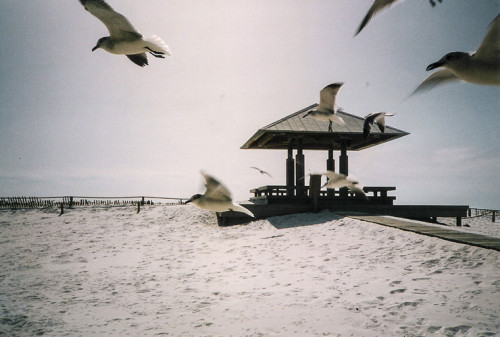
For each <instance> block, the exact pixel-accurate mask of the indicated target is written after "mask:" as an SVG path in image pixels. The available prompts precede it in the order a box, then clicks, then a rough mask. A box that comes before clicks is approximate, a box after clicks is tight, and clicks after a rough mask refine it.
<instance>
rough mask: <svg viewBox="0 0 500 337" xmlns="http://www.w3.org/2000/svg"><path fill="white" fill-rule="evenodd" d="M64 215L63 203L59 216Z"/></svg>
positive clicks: (62, 203)
mask: <svg viewBox="0 0 500 337" xmlns="http://www.w3.org/2000/svg"><path fill="white" fill-rule="evenodd" d="M63 214H64V202H61V213H59V216H61V215H63Z"/></svg>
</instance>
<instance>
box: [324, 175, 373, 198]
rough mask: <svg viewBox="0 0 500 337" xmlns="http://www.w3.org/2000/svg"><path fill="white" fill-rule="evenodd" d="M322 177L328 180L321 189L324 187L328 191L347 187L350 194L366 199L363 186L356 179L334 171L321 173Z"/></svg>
mask: <svg viewBox="0 0 500 337" xmlns="http://www.w3.org/2000/svg"><path fill="white" fill-rule="evenodd" d="M322 175H324V176H326V177H327V178H328V181H327V182H326V184H324V185H323V187H325V186H326V188H330V189H335V188H341V187H347V188H348V189H349V190H350V191H351V192H354V194H355V195H356V196H357V197H361V198H363V199H368V198H367V197H366V194H365V191H363V186H362V185H361V184H360V183H359V181H358V179H356V178H354V177H353V176H346V175H345V174H342V173H335V172H334V171H327V172H325V173H322Z"/></svg>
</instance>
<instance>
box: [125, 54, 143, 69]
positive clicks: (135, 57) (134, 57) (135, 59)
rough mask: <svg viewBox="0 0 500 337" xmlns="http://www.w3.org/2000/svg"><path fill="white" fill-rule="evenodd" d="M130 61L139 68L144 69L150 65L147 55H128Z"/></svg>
mask: <svg viewBox="0 0 500 337" xmlns="http://www.w3.org/2000/svg"><path fill="white" fill-rule="evenodd" d="M127 57H128V59H129V60H130V61H132V62H134V63H135V64H137V65H138V66H141V67H144V66H147V65H148V57H147V56H146V54H145V53H141V54H131V55H127Z"/></svg>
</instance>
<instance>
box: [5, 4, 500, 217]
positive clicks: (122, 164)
mask: <svg viewBox="0 0 500 337" xmlns="http://www.w3.org/2000/svg"><path fill="white" fill-rule="evenodd" d="M108 3H109V4H110V5H111V6H112V7H113V8H114V9H115V10H116V11H118V12H120V13H122V14H124V15H125V16H127V17H128V18H129V20H130V21H131V22H132V24H133V25H134V26H135V27H136V28H137V29H138V30H139V31H140V32H141V33H143V35H145V36H150V35H153V34H156V35H159V36H160V37H162V38H163V39H164V40H165V41H166V42H167V44H168V45H169V47H170V49H171V50H172V53H173V56H171V57H167V59H165V60H162V59H156V58H154V57H149V62H150V65H149V66H148V67H144V68H141V67H138V66H136V65H135V64H133V63H132V62H130V61H129V60H128V59H127V58H126V57H125V56H116V55H112V54H109V53H107V52H105V51H104V50H101V49H100V50H97V51H95V52H93V53H92V52H91V49H92V47H94V45H95V43H96V41H97V40H98V39H99V38H100V37H102V36H107V35H108V32H107V30H106V28H105V26H104V25H103V24H102V23H101V22H99V21H98V20H97V19H96V18H94V17H93V16H91V15H90V14H89V13H88V12H86V11H85V9H84V8H83V6H82V5H81V4H80V2H79V1H77V0H72V1H70V0H50V1H43V5H42V3H41V2H40V1H39V0H23V1H19V0H0V29H1V31H2V34H1V36H0V44H1V46H2V48H0V76H1V82H0V102H1V109H0V196H18V195H37V196H55V195H88V196H127V195H153V196H166V197H188V196H190V195H192V194H194V193H198V192H202V191H203V186H202V177H201V175H200V174H199V171H200V169H204V170H206V171H207V172H208V173H211V174H213V175H214V176H215V177H217V178H219V179H220V180H222V181H223V182H224V183H225V184H226V185H227V186H228V187H229V189H230V190H232V192H233V194H235V197H236V199H238V200H244V199H247V198H249V197H250V196H251V195H250V193H249V190H250V189H251V188H254V187H257V186H261V185H266V184H284V183H285V158H286V152H285V151H264V150H262V151H258V150H241V149H240V146H241V145H243V144H244V143H245V141H246V140H247V139H248V138H250V137H251V136H252V135H253V134H254V132H255V131H257V129H258V128H260V127H263V126H265V125H267V124H269V123H272V122H274V121H276V120H278V119H280V118H282V117H284V116H286V115H289V114H291V113H293V112H296V111H298V110H300V109H302V108H305V107H306V106H308V105H310V104H313V103H316V102H317V101H318V99H319V90H321V88H323V87H324V86H326V85H328V84H330V83H332V82H345V84H344V86H343V87H342V89H341V90H340V92H339V94H338V96H337V102H338V105H339V106H340V107H342V108H343V109H344V110H345V111H347V112H349V113H352V114H355V115H358V116H362V117H363V116H365V115H366V114H368V113H370V112H373V111H389V112H396V113H397V115H396V116H395V117H391V118H390V119H388V120H387V123H388V125H390V126H393V127H396V128H398V129H402V130H404V131H407V132H410V133H411V134H410V135H409V136H406V137H403V138H400V139H397V140H395V141H391V142H388V143H385V144H382V145H380V146H377V147H375V148H370V149H367V150H364V151H360V152H349V171H350V173H353V174H355V175H356V176H357V177H358V178H359V179H360V180H361V181H362V183H363V184H364V185H368V186H370V185H371V186H380V185H381V186H384V185H389V186H392V185H394V186H396V187H397V190H396V191H395V192H394V193H395V195H396V196H397V200H396V203H398V204H411V203H417V204H466V205H470V206H472V207H487V208H496V209H500V192H499V191H500V174H499V172H500V145H499V138H500V136H499V135H500V122H499V119H498V116H499V115H498V111H499V107H500V87H488V86H479V85H473V84H468V83H459V84H452V85H447V86H442V87H440V88H437V89H434V90H433V91H430V92H428V93H425V94H421V95H418V96H414V97H412V98H410V99H406V98H407V96H408V95H409V94H410V93H411V92H412V91H413V90H414V89H415V88H416V87H417V86H418V84H420V82H421V81H423V80H424V79H425V78H426V76H427V75H428V73H427V72H426V71H425V68H426V67H427V65H429V64H430V63H432V62H434V61H437V60H438V59H440V58H441V57H442V56H443V55H444V54H446V53H447V52H450V51H473V50H475V49H476V48H477V47H478V46H479V44H480V42H481V40H482V39H483V37H484V35H485V34H486V31H487V29H488V26H489V23H490V22H491V21H492V20H493V18H494V17H495V16H496V15H497V14H498V12H499V10H500V2H499V1H498V0H476V1H470V0H444V1H443V3H441V4H438V5H437V6H436V7H434V8H432V7H431V6H430V5H429V2H428V1H427V0H408V1H404V2H402V3H401V4H398V5H396V6H393V7H392V8H390V9H388V10H385V11H383V12H381V13H380V14H378V15H377V16H375V17H374V18H373V20H372V21H371V22H370V24H369V25H368V26H367V27H366V28H365V29H364V30H363V31H362V32H361V33H360V34H359V35H358V36H357V37H356V38H354V32H355V31H356V29H357V27H358V25H359V23H360V22H361V20H362V19H363V17H364V15H365V14H366V12H367V10H368V8H369V7H370V5H371V3H372V0H308V1H304V0H273V1H269V0H248V1H243V0H196V1H195V0H169V1H164V0H143V1H137V0H108ZM305 154H306V172H318V171H323V170H324V169H325V167H326V164H325V160H326V158H327V153H326V152H321V151H319V152H318V151H306V153H305ZM335 157H336V158H335V159H337V162H336V164H337V165H338V153H335ZM250 166H258V167H260V168H262V169H265V170H266V171H269V172H270V173H271V174H272V175H273V179H270V178H269V177H267V176H263V175H260V174H259V173H258V172H257V171H255V170H252V169H250V168H249V167H250Z"/></svg>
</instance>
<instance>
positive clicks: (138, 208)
mask: <svg viewBox="0 0 500 337" xmlns="http://www.w3.org/2000/svg"><path fill="white" fill-rule="evenodd" d="M140 211H141V203H140V202H138V203H137V214H139V212H140Z"/></svg>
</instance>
